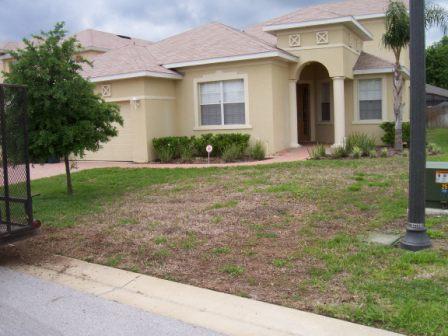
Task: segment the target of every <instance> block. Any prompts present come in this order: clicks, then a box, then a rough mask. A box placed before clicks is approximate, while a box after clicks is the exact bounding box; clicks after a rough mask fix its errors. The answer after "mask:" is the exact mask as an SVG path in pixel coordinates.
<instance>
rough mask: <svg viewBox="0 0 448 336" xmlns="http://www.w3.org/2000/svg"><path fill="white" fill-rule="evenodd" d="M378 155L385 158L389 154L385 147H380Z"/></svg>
mask: <svg viewBox="0 0 448 336" xmlns="http://www.w3.org/2000/svg"><path fill="white" fill-rule="evenodd" d="M380 156H381V157H383V158H385V157H388V156H389V150H388V149H387V148H382V149H381V152H380Z"/></svg>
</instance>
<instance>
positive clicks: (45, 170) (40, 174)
mask: <svg viewBox="0 0 448 336" xmlns="http://www.w3.org/2000/svg"><path fill="white" fill-rule="evenodd" d="M308 150H309V147H300V148H295V149H289V150H285V151H283V152H280V153H279V154H278V155H276V156H274V157H272V158H269V159H266V160H263V161H253V162H237V163H222V164H210V165H207V164H161V163H131V162H112V161H77V162H76V163H75V167H74V168H73V170H72V171H73V172H77V171H81V170H86V169H93V168H112V167H118V168H207V167H237V166H255V165H265V164H272V163H280V162H293V161H302V160H306V159H308V158H309V154H308ZM61 174H65V166H64V163H63V162H60V163H53V164H44V165H39V164H35V165H32V166H31V179H32V180H36V179H40V178H44V177H50V176H56V175H61Z"/></svg>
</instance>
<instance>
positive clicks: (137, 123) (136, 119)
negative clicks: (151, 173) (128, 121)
mask: <svg viewBox="0 0 448 336" xmlns="http://www.w3.org/2000/svg"><path fill="white" fill-rule="evenodd" d="M129 104H130V109H131V118H132V126H133V127H132V130H133V141H132V142H133V146H132V147H133V151H132V158H133V161H134V162H136V163H146V162H148V139H147V129H146V108H147V107H146V101H145V100H143V99H142V100H140V99H135V100H134V99H132V100H131V101H130V102H129Z"/></svg>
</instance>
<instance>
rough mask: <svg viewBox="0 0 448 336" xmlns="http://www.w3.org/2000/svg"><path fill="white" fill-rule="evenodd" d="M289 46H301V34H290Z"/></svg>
mask: <svg viewBox="0 0 448 336" xmlns="http://www.w3.org/2000/svg"><path fill="white" fill-rule="evenodd" d="M289 46H290V47H300V34H292V35H289Z"/></svg>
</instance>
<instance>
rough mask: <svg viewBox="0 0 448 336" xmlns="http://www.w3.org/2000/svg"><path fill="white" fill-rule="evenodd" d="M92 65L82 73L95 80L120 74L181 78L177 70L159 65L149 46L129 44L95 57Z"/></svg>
mask: <svg viewBox="0 0 448 336" xmlns="http://www.w3.org/2000/svg"><path fill="white" fill-rule="evenodd" d="M92 65H93V67H91V66H89V65H85V66H84V69H83V70H82V72H81V74H82V75H83V76H84V77H88V78H91V80H92V81H94V82H95V81H104V80H113V79H116V77H118V76H119V77H120V78H133V77H145V76H150V77H167V78H181V75H179V74H178V73H177V72H175V71H172V70H169V69H166V68H164V67H163V66H161V65H159V64H158V61H157V59H156V58H155V57H154V56H153V55H152V53H151V52H150V50H149V48H148V47H146V46H141V45H127V46H124V47H121V48H117V49H114V50H111V51H109V52H106V53H104V54H102V55H99V56H97V57H95V58H94V59H93V61H92Z"/></svg>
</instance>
